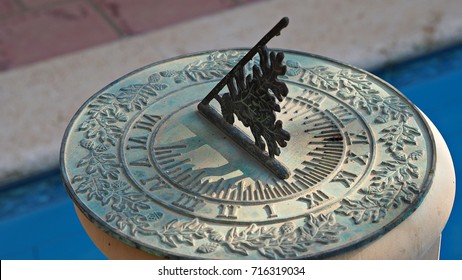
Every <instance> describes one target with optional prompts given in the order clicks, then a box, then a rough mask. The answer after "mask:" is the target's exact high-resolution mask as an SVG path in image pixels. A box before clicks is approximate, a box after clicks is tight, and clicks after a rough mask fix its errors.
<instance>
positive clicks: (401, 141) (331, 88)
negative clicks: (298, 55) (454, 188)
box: [286, 60, 423, 224]
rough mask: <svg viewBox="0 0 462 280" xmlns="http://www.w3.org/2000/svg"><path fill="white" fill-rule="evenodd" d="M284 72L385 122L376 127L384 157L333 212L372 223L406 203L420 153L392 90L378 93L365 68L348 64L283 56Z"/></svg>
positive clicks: (414, 188)
mask: <svg viewBox="0 0 462 280" xmlns="http://www.w3.org/2000/svg"><path fill="white" fill-rule="evenodd" d="M287 66H288V70H287V73H286V75H287V76H288V77H291V78H292V79H298V80H299V81H301V82H304V83H305V84H308V85H311V86H313V87H315V88H318V89H320V90H324V91H327V92H332V94H336V95H337V96H339V97H340V98H342V99H344V100H346V101H348V102H349V103H350V104H351V105H352V106H354V107H356V108H357V109H359V110H363V111H364V112H365V113H366V114H368V115H371V114H375V118H374V124H376V125H387V126H386V127H384V128H383V129H382V130H381V131H380V132H379V134H380V138H379V140H378V142H379V143H382V145H383V146H385V147H386V152H387V153H388V155H389V157H390V159H389V160H384V161H382V162H381V163H380V164H379V165H378V166H377V168H376V169H375V170H373V171H372V175H373V177H372V179H371V184H370V185H369V186H367V187H365V188H363V189H361V190H360V191H359V193H358V194H359V195H360V196H361V197H360V198H359V199H349V198H345V199H343V200H342V201H341V202H340V207H339V208H338V209H336V210H335V212H336V213H339V214H343V215H346V216H349V217H351V219H352V220H353V221H354V223H355V224H361V223H364V222H373V223H378V222H380V221H381V220H382V219H383V218H385V217H386V215H387V213H388V211H389V210H390V209H392V208H398V207H399V206H401V205H402V203H403V202H404V203H406V204H411V203H412V202H413V201H414V200H415V198H416V197H417V195H418V194H419V193H420V192H421V191H422V189H421V186H419V185H417V183H416V182H415V181H416V180H417V179H418V178H419V177H420V171H419V168H418V167H417V165H415V164H414V162H415V161H417V160H419V159H421V158H422V157H423V151H422V150H416V149H412V148H410V147H412V146H417V137H418V136H421V133H420V131H419V130H418V129H417V128H415V127H413V126H411V125H409V124H408V121H409V119H410V117H412V115H413V114H412V110H411V108H410V106H409V105H408V104H406V103H404V102H402V101H401V100H400V99H399V98H398V97H396V96H387V97H382V96H380V95H379V91H378V90H376V89H374V88H373V84H372V82H370V81H369V80H368V75H367V74H365V73H357V72H355V71H353V70H351V69H340V70H339V71H336V72H335V71H332V70H330V69H329V68H328V67H326V66H314V67H303V66H302V65H301V64H300V63H299V62H298V61H293V60H289V61H287Z"/></svg>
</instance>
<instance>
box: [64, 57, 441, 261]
mask: <svg viewBox="0 0 462 280" xmlns="http://www.w3.org/2000/svg"><path fill="white" fill-rule="evenodd" d="M271 52H274V53H275V55H274V57H277V54H276V53H278V52H281V50H271ZM283 52H284V55H285V64H286V67H287V69H285V71H284V72H285V74H283V75H281V76H280V77H278V79H280V80H281V81H283V82H284V83H285V85H286V86H287V89H288V91H289V92H290V94H289V95H288V96H286V97H285V98H283V99H282V100H280V103H279V106H280V112H277V113H276V115H275V116H276V117H275V119H277V120H280V121H282V122H283V123H284V130H285V131H287V132H288V133H290V143H289V145H287V146H286V147H285V148H283V149H282V152H281V153H280V154H279V156H278V160H279V161H280V162H282V163H284V165H285V167H286V168H287V170H288V172H289V173H290V175H289V176H288V178H285V179H283V178H280V176H277V175H275V174H274V173H272V172H270V171H269V169H268V168H266V167H264V166H262V165H261V163H260V162H259V161H258V160H257V159H256V158H255V156H253V155H251V154H249V152H248V151H246V150H245V149H243V148H242V146H241V145H238V144H236V142H235V141H230V139H228V138H229V136H228V135H227V134H225V133H223V131H222V130H221V129H219V128H217V127H216V126H215V125H214V124H212V123H211V122H209V121H208V120H207V119H205V118H204V117H203V115H202V114H201V113H199V112H198V110H197V106H198V104H200V103H201V102H202V100H203V98H204V96H205V95H206V94H207V93H208V92H211V91H212V89H213V88H214V87H215V86H216V85H217V83H220V81H223V78H224V77H225V76H226V75H227V73H229V72H230V70H231V69H233V68H234V67H235V65H236V64H237V63H238V62H239V61H240V60H241V59H242V58H243V57H244V56H245V55H246V54H247V53H248V50H223V51H209V52H203V53H198V54H193V55H188V56H183V57H178V58H174V59H171V60H167V61H162V62H158V63H155V64H152V65H149V66H146V67H144V68H142V69H139V70H136V71H134V72H132V73H130V74H128V75H126V76H124V77H122V78H120V79H118V80H116V81H115V82H113V83H111V84H110V85H108V86H107V87H105V88H104V89H103V90H101V91H99V92H98V93H96V94H95V95H94V96H93V97H92V98H90V99H89V100H88V101H87V102H86V103H85V104H83V106H82V107H81V108H80V109H79V111H78V112H77V113H76V115H75V116H74V118H73V119H72V121H71V123H70V124H69V126H68V128H67V130H66V133H65V136H64V139H63V144H62V149H61V170H62V176H63V180H64V182H65V185H66V188H67V191H68V192H69V194H70V196H71V197H72V199H73V200H74V202H75V203H76V205H77V206H78V207H79V208H80V209H81V210H82V211H83V212H84V213H85V214H86V215H87V216H88V217H89V218H90V219H91V220H92V221H93V222H94V223H95V224H97V225H98V226H99V227H101V228H102V229H103V230H104V231H106V232H107V233H109V234H110V235H112V236H115V237H117V238H118V239H120V240H122V241H124V242H126V243H127V244H130V245H132V246H136V247H137V248H140V249H141V250H143V251H146V252H149V253H151V254H154V255H159V256H168V257H170V258H209V259H288V258H290V259H292V258H293V259H309V258H322V257H326V256H330V255H334V254H339V253H342V252H345V251H348V250H351V249H354V248H357V247H358V246H360V245H362V244H364V243H366V242H370V241H371V240H374V239H376V238H378V237H380V236H381V235H383V234H384V233H386V232H387V231H389V230H391V229H392V228H394V227H395V226H396V225H398V224H399V223H400V222H402V221H403V220H404V219H405V218H406V217H408V216H409V215H410V214H411V213H412V212H413V211H414V210H415V209H416V208H417V207H418V206H419V204H420V202H421V201H422V199H423V197H424V196H425V194H426V193H427V192H428V190H429V188H430V185H431V180H432V174H433V171H434V165H435V158H436V155H435V149H434V144H433V138H432V135H431V133H430V130H429V128H428V126H427V124H426V122H425V120H424V119H423V118H422V116H421V114H420V113H419V111H418V110H417V109H416V108H415V107H414V105H412V103H411V102H409V101H408V100H407V99H406V98H405V97H403V96H402V95H401V94H400V93H399V92H398V91H397V90H396V89H394V88H393V87H391V86H390V85H388V84H387V83H385V82H383V81H382V80H380V79H378V78H377V77H375V76H373V75H371V74H369V73H367V72H365V71H363V70H360V69H357V68H354V67H351V66H348V65H345V64H342V63H339V62H336V61H333V60H330V59H327V58H323V57H319V56H315V55H311V54H306V53H301V52H296V51H290V50H285V51H283ZM263 56H264V55H263ZM269 56H271V55H269ZM263 60H265V59H263ZM278 63H279V62H278ZM253 65H257V66H258V65H261V58H260V56H255V57H254V56H252V59H251V60H249V62H248V63H247V64H246V66H245V67H244V68H242V69H244V73H242V72H241V73H240V74H239V75H238V78H237V79H241V78H242V77H243V76H247V75H248V74H249V73H251V71H252V67H253ZM253 76H255V75H253ZM235 79H236V78H235ZM235 82H236V83H235V84H237V83H238V81H237V80H236V81H235ZM227 83H228V82H226V83H224V85H226V84H227ZM232 83H234V82H232ZM224 85H223V87H224ZM223 87H222V88H223ZM234 90H237V89H235V88H233V86H232V85H231V88H230V89H229V91H226V90H220V91H219V92H218V93H219V94H220V96H226V94H227V93H228V92H229V93H228V94H230V95H231V94H233V93H231V92H232V91H234ZM212 99H213V98H212ZM212 99H210V100H209V101H208V102H209V103H208V104H209V105H207V106H209V107H211V108H213V110H214V111H216V112H220V111H222V104H220V103H219V102H218V101H217V100H212ZM276 111H278V110H276ZM217 114H218V113H217ZM238 114H239V112H238ZM224 116H225V117H224V118H223V117H222V116H220V115H219V114H218V117H217V118H218V119H220V120H223V122H224V123H227V122H226V120H225V119H226V118H230V115H228V114H226V113H225V114H224ZM274 123H276V122H274ZM233 127H236V128H237V129H238V130H239V131H240V133H242V134H243V135H244V136H245V137H244V136H243V137H242V138H243V139H250V138H249V135H252V131H251V130H250V129H249V128H248V127H246V126H245V125H244V124H242V123H237V122H236V123H235V124H234V126H233ZM249 141H250V142H251V143H249V145H250V144H253V142H252V141H251V140H249ZM253 145H254V144H253ZM254 146H255V145H254ZM255 147H257V146H255ZM257 148H258V149H260V150H261V147H257ZM271 154H274V155H277V154H278V152H275V150H273V152H272V153H271ZM268 156H269V155H268Z"/></svg>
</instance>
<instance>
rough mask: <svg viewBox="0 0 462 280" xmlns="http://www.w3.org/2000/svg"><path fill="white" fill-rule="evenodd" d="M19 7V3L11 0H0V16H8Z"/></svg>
mask: <svg viewBox="0 0 462 280" xmlns="http://www.w3.org/2000/svg"><path fill="white" fill-rule="evenodd" d="M18 9H19V5H18V4H17V3H16V2H15V1H13V0H0V18H1V17H4V16H8V15H10V14H12V13H14V12H16V11H17V10H18Z"/></svg>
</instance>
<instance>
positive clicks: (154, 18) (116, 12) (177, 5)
mask: <svg viewBox="0 0 462 280" xmlns="http://www.w3.org/2000/svg"><path fill="white" fill-rule="evenodd" d="M94 1H95V3H97V5H98V6H99V7H100V8H101V9H102V11H103V12H104V13H105V14H106V15H107V16H108V17H110V19H111V20H112V21H113V22H115V23H116V24H117V26H118V27H119V28H120V29H121V30H122V32H123V33H124V34H128V35H129V34H136V33H140V32H144V31H147V30H151V29H154V28H159V27H163V26H166V25H168V24H172V23H176V22H179V21H183V20H187V19H190V18H194V17H197V16H201V15H205V14H208V13H212V12H217V11H220V10H224V9H227V8H231V7H233V6H235V5H236V2H235V1H232V0H169V1H151V0H132V1H127V0H94Z"/></svg>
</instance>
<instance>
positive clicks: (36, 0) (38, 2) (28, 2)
mask: <svg viewBox="0 0 462 280" xmlns="http://www.w3.org/2000/svg"><path fill="white" fill-rule="evenodd" d="M0 1H1V0H0ZM16 1H18V3H19V4H22V6H23V7H25V8H36V7H40V6H44V5H48V4H55V3H59V2H66V1H67V2H69V0H16Z"/></svg>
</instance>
